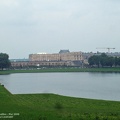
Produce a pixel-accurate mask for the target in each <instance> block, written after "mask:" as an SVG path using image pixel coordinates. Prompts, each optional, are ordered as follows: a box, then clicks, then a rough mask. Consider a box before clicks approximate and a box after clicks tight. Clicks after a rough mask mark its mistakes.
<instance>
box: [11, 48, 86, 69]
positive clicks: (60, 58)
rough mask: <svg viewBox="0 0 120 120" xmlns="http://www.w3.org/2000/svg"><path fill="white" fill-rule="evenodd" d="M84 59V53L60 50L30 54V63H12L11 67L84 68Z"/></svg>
mask: <svg viewBox="0 0 120 120" xmlns="http://www.w3.org/2000/svg"><path fill="white" fill-rule="evenodd" d="M83 62H84V58H83V55H82V52H70V51H69V50H60V52H59V53H53V54H47V53H36V54H30V55H29V60H28V61H15V60H13V61H11V66H12V67H13V68H15V67H21V68H22V67H32V66H36V67H42V66H48V67H50V66H80V67H81V66H82V64H83Z"/></svg>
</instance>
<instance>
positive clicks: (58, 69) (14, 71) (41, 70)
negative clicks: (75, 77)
mask: <svg viewBox="0 0 120 120" xmlns="http://www.w3.org/2000/svg"><path fill="white" fill-rule="evenodd" d="M43 72H120V68H72V67H71V68H70V67H69V68H44V69H31V70H4V71H0V75H1V74H11V73H43Z"/></svg>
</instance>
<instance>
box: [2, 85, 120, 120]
mask: <svg viewBox="0 0 120 120" xmlns="http://www.w3.org/2000/svg"><path fill="white" fill-rule="evenodd" d="M3 113H4V114H7V115H8V116H10V115H11V116H13V118H12V119H14V120H119V119H120V102H116V101H103V100H92V99H82V98H72V97H65V96H60V95H55V94H20V95H12V94H10V93H9V92H8V91H7V90H6V89H5V88H4V87H3V86H1V85H0V117H2V116H7V115H2V114H3ZM18 113H19V114H18ZM1 119H3V118H1Z"/></svg>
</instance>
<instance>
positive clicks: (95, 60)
mask: <svg viewBox="0 0 120 120" xmlns="http://www.w3.org/2000/svg"><path fill="white" fill-rule="evenodd" d="M88 62H89V65H91V66H93V65H97V66H98V67H99V62H100V57H99V56H96V55H93V56H91V57H90V58H89V59H88Z"/></svg>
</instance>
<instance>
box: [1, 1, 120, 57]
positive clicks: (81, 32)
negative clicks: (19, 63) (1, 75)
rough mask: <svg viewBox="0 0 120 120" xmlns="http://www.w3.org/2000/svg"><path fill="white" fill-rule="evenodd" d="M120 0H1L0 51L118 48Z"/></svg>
mask: <svg viewBox="0 0 120 120" xmlns="http://www.w3.org/2000/svg"><path fill="white" fill-rule="evenodd" d="M119 32H120V0H0V52H2V53H7V54H8V55H9V57H10V59H19V58H21V59H22V58H28V56H29V54H34V53H42V52H46V53H58V52H59V51H60V50H61V49H69V50H70V51H71V52H72V51H82V52H97V51H100V52H103V51H105V52H107V49H96V48H108V47H110V48H115V49H114V50H113V49H111V52H120V47H119V45H120V33H119Z"/></svg>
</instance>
